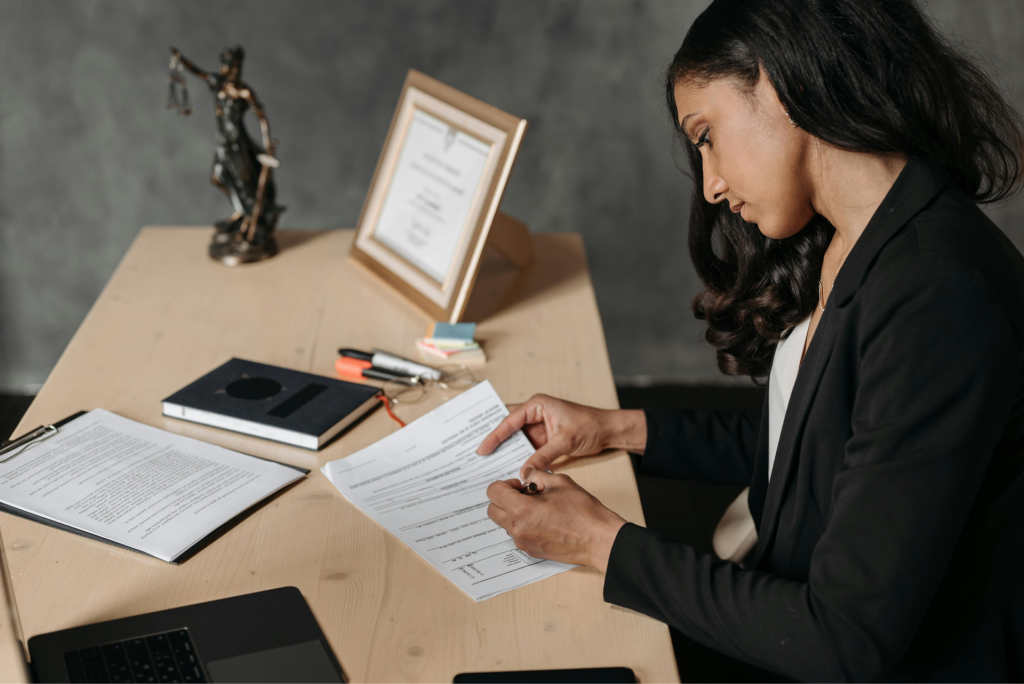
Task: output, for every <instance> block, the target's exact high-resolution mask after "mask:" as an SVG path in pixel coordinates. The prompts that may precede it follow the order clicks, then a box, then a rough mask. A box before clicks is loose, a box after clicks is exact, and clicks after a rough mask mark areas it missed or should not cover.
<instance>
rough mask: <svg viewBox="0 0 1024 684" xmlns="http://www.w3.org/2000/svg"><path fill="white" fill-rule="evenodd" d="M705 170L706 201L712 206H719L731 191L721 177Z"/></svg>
mask: <svg viewBox="0 0 1024 684" xmlns="http://www.w3.org/2000/svg"><path fill="white" fill-rule="evenodd" d="M708 171H709V169H707V167H705V169H704V199H706V200H707V201H708V202H710V203H711V204H718V203H719V202H721V201H722V200H724V199H725V193H726V192H727V191H728V190H729V186H728V184H726V182H725V180H723V179H722V178H721V177H720V176H716V175H714V173H709V172H708Z"/></svg>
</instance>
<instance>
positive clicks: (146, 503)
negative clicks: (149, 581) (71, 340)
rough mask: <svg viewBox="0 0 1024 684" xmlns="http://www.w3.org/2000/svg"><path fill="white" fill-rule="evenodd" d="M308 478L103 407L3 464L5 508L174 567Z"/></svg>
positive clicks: (0, 487) (0, 492) (0, 479)
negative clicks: (206, 541) (188, 553)
mask: <svg viewBox="0 0 1024 684" xmlns="http://www.w3.org/2000/svg"><path fill="white" fill-rule="evenodd" d="M302 477H304V474H303V473H302V471H300V470H296V469H295V468H289V467H288V466H283V465H281V464H279V463H273V462H271V461H265V460H263V459H259V458H254V457H252V456H246V455H245V454H240V453H238V452H237V451H231V450H229V449H225V448H223V447H219V446H214V445H213V444H207V443H206V442H200V441H199V440H196V439H192V438H190V437H183V436H181V435H175V434H173V433H170V432H165V431H163V430H160V429H158V428H155V427H151V426H149V425H143V424H142V423H137V422H135V421H134V420H129V419H128V418H124V417H122V416H118V415H115V414H113V413H110V412H109V411H104V410H103V409H95V410H93V411H90V412H89V413H87V414H85V415H83V416H80V417H79V418H76V419H75V420H73V421H71V422H70V423H68V424H67V425H64V426H62V427H61V428H60V429H59V431H58V432H57V433H56V434H55V435H53V436H52V437H49V438H47V439H44V440H41V441H39V442H36V443H34V444H32V445H31V446H30V447H28V448H27V449H25V450H24V451H22V452H20V453H19V454H18V455H17V456H15V457H14V458H12V459H11V460H9V461H7V462H6V463H2V464H0V502H2V503H3V504H6V505H7V506H11V507H14V508H17V509H20V510H22V511H25V512H26V513H30V514H32V515H35V516H38V517H40V518H45V519H48V520H52V521H55V522H58V523H60V524H62V525H66V526H68V527H71V528H74V529H76V530H81V531H83V532H87V533H89V534H91V535H94V536H97V537H101V538H103V539H106V540H109V541H112V542H115V543H117V544H121V545H123V546H127V547H129V548H132V549H136V550H138V551H142V552H143V553H148V554H149V555H151V556H156V557H157V558H159V559H161V560H165V561H169V562H171V561H174V560H175V559H176V558H178V557H179V556H181V555H182V554H183V553H185V552H186V551H188V550H189V549H190V548H191V547H192V546H194V545H195V544H196V543H198V542H200V541H202V540H203V539H204V538H205V537H207V536H208V535H209V534H210V533H211V532H213V531H214V530H216V529H217V528H218V527H220V526H221V525H223V524H224V523H226V522H228V521H229V520H231V519H232V518H234V517H235V516H236V515H238V514H239V513H242V512H243V511H245V510H247V509H248V508H250V507H252V506H253V505H255V504H257V503H259V502H260V501H262V500H263V499H265V498H266V497H268V496H270V495H271V494H273V493H274V492H276V491H277V490H279V489H281V488H282V487H284V486H286V485H288V484H290V483H292V482H294V481H296V480H298V479H300V478H302Z"/></svg>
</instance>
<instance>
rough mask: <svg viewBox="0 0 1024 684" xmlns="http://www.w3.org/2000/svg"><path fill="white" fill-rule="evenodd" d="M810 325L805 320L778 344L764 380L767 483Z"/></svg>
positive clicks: (807, 319) (808, 321)
mask: <svg viewBox="0 0 1024 684" xmlns="http://www.w3.org/2000/svg"><path fill="white" fill-rule="evenodd" d="M810 323H811V317H810V316H808V317H807V318H805V319H804V320H803V321H802V322H800V323H798V324H797V326H796V327H795V328H793V332H791V333H790V334H789V337H787V338H786V339H784V340H782V341H781V342H779V344H778V346H777V347H776V348H775V358H774V359H773V360H772V372H771V374H770V375H769V376H768V479H769V480H771V477H772V468H773V467H774V466H775V452H776V451H778V448H779V435H781V434H782V421H783V420H785V419H786V407H787V406H789V397H790V396H791V395H792V394H793V385H795V384H796V374H797V372H798V371H799V370H800V357H801V355H802V354H803V352H804V344H805V343H806V342H807V328H808V326H809V325H810Z"/></svg>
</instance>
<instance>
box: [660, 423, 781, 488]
mask: <svg viewBox="0 0 1024 684" xmlns="http://www.w3.org/2000/svg"><path fill="white" fill-rule="evenodd" d="M644 414H645V416H646V418H647V445H646V446H645V447H644V455H643V457H642V459H641V461H640V467H641V469H642V470H643V472H644V473H646V474H650V475H657V476H660V477H671V478H678V479H687V480H697V481H700V482H707V483H708V484H723V485H724V484H728V485H749V484H750V481H751V479H752V477H753V473H754V455H755V453H756V451H757V438H758V434H759V432H760V429H761V414H758V413H718V412H705V411H690V410H682V409H675V410H654V409H648V410H646V411H644Z"/></svg>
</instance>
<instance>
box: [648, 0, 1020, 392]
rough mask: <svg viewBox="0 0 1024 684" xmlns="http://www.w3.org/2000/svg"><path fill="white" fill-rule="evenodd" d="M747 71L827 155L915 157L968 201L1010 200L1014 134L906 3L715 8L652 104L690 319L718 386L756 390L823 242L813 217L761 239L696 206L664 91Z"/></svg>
mask: <svg viewBox="0 0 1024 684" xmlns="http://www.w3.org/2000/svg"><path fill="white" fill-rule="evenodd" d="M761 69H763V70H764V72H765V73H766V74H767V75H768V77H769V79H770V80H771V82H772V84H773V86H774V87H775V90H776V92H777V93H778V96H779V99H780V100H781V101H782V104H783V105H785V107H786V108H787V110H788V111H789V114H790V116H791V117H792V119H793V121H794V122H795V123H796V125H798V126H800V127H801V128H802V129H804V130H805V131H807V132H808V133H810V134H811V135H814V136H816V137H817V138H819V139H821V140H822V141H824V142H825V143H827V144H829V145H833V146H835V147H838V148H841V149H844V150H850V151H856V152H875V153H900V154H903V155H906V156H907V157H911V156H916V157H922V158H924V159H927V160H930V161H931V162H933V163H935V164H938V165H939V166H942V167H943V168H945V169H947V170H948V171H949V173H950V175H951V176H952V179H953V181H954V182H955V183H956V184H957V185H959V186H960V188H961V189H963V191H964V192H966V193H967V194H968V195H969V196H970V197H971V198H973V199H974V201H976V202H979V203H984V202H995V201H998V200H1000V199H1003V198H1005V197H1007V196H1008V195H1010V194H1012V193H1014V192H1016V191H1017V190H1019V188H1020V185H1021V182H1022V171H1024V169H1022V165H1021V154H1022V151H1024V132H1022V131H1024V127H1022V121H1021V118H1020V115H1019V114H1018V113H1017V112H1016V110H1014V108H1013V107H1012V105H1010V104H1009V103H1008V102H1007V100H1006V99H1005V98H1004V97H1003V96H1002V95H1001V94H1000V92H999V89H998V88H997V87H996V85H995V84H994V83H993V82H992V80H991V79H989V78H988V77H987V76H986V75H985V73H984V72H983V71H982V70H981V69H980V68H979V67H978V66H977V65H976V64H975V63H974V62H973V61H972V60H971V59H970V58H969V57H968V56H967V55H965V54H964V53H963V52H962V51H961V50H960V49H959V48H958V47H957V46H956V45H954V44H952V43H950V42H949V41H947V40H946V39H944V38H943V36H941V35H940V34H939V32H938V31H937V30H936V28H935V27H934V26H933V25H932V23H931V22H930V21H929V19H928V18H927V17H926V16H925V14H924V13H923V12H922V10H921V8H920V7H919V6H918V4H917V2H915V0H756V1H753V0H715V2H713V3H711V6H710V7H708V8H707V9H706V10H705V11H704V12H703V13H702V14H701V15H700V16H699V17H698V18H697V20H696V21H695V22H694V23H693V26H692V27H690V30H689V31H688V32H687V34H686V38H685V39H684V40H683V45H682V47H680V48H679V51H678V52H677V53H676V55H675V58H674V59H673V60H672V63H671V64H670V65H669V68H668V70H667V72H666V78H665V96H666V98H667V101H668V108H669V112H670V114H671V116H672V122H673V127H674V128H675V130H676V132H677V133H678V134H679V136H680V138H681V139H682V141H683V146H684V147H685V149H686V151H687V156H688V157H689V162H690V167H691V169H692V177H693V182H694V194H693V200H692V205H691V208H690V234H689V245H690V254H691V258H692V259H693V265H694V267H695V269H696V271H697V275H698V276H699V277H700V278H701V280H702V282H703V283H704V286H705V287H706V288H707V290H706V291H704V292H701V293H700V294H698V295H697V296H696V297H695V298H694V300H693V312H694V314H695V315H696V317H697V318H698V319H701V320H704V321H706V322H707V326H708V327H707V330H706V332H705V337H706V339H707V341H708V342H710V343H711V345H712V346H714V347H715V348H716V349H717V350H718V366H719V368H720V369H721V371H722V372H723V373H726V374H728V375H749V376H751V377H752V378H753V379H754V381H755V382H756V383H763V382H764V380H765V379H766V377H767V375H768V372H769V370H770V368H771V360H772V351H773V348H774V345H775V344H776V343H777V342H778V341H779V340H781V339H782V338H783V337H785V335H786V334H787V333H788V332H789V331H790V330H791V329H792V328H793V327H794V326H795V325H796V324H797V323H799V322H800V321H802V320H803V319H804V318H806V317H807V316H808V315H809V314H810V313H811V311H812V310H813V308H814V306H815V305H816V304H817V301H818V278H819V275H820V271H821V264H822V260H823V258H824V254H825V249H826V248H827V247H828V244H829V241H830V240H831V238H832V234H833V232H834V229H833V227H832V225H831V224H830V223H829V222H828V221H827V220H826V219H825V218H824V217H822V216H816V217H815V218H814V219H812V220H811V222H810V223H809V224H808V225H807V226H805V227H804V228H803V229H802V230H801V231H800V232H799V233H797V234H795V235H794V236H792V237H790V238H786V239H785V240H773V239H770V238H767V237H765V236H764V235H762V234H761V233H760V231H759V230H758V228H757V226H756V225H752V224H748V223H746V222H744V221H743V220H742V219H741V218H740V217H739V215H738V214H733V213H732V212H730V211H729V210H728V208H727V207H726V206H725V205H724V203H723V204H710V203H708V202H707V201H706V200H705V199H704V193H703V185H704V175H703V169H702V163H701V156H700V152H699V151H698V150H697V148H696V147H695V146H694V145H693V144H691V143H690V142H689V141H687V140H686V138H685V135H684V134H683V132H682V131H681V130H680V129H679V113H678V111H677V109H676V102H675V86H676V85H677V84H678V83H680V82H686V83H693V84H695V85H697V86H700V85H702V84H705V83H708V82H710V81H711V80H714V79H718V78H723V77H727V78H732V79H734V80H735V81H736V82H738V83H740V84H742V85H743V86H744V87H746V88H749V89H751V90H752V89H753V87H754V86H755V85H756V83H757V81H758V79H759V76H760V71H761Z"/></svg>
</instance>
